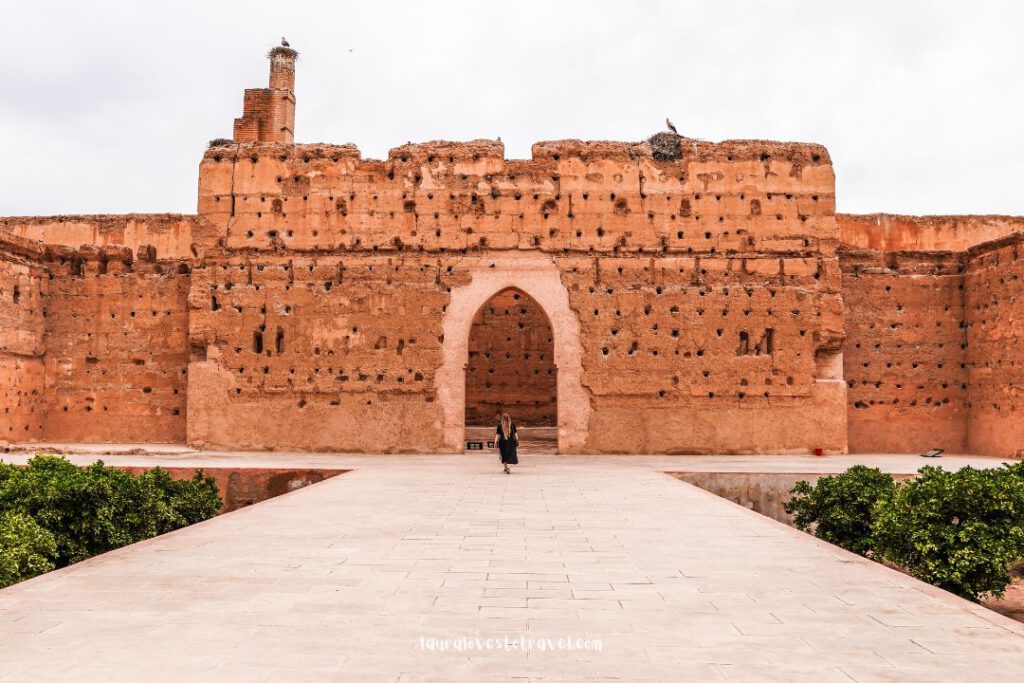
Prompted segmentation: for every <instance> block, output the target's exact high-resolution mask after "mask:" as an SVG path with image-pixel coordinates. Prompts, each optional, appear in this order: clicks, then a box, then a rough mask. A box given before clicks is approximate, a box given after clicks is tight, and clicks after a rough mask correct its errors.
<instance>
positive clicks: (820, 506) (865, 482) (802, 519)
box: [783, 465, 896, 555]
mask: <svg viewBox="0 0 1024 683" xmlns="http://www.w3.org/2000/svg"><path fill="white" fill-rule="evenodd" d="M790 493H792V494H793V497H792V498H791V499H790V500H789V502H787V503H785V504H784V505H783V507H784V508H785V509H786V512H788V513H789V514H791V515H793V516H794V517H793V523H794V524H795V525H796V526H797V528H798V529H801V530H803V531H808V530H809V529H811V530H812V531H813V533H814V535H815V536H817V537H818V538H821V539H824V540H826V541H828V542H829V543H834V544H836V545H838V546H839V547H841V548H846V549H847V550H849V551H851V552H855V553H857V554H859V555H867V554H868V553H869V552H870V551H871V550H872V549H873V544H874V539H873V535H872V524H873V523H874V509H875V506H876V505H877V504H878V503H879V501H883V500H888V499H889V498H892V496H893V495H894V494H895V493H896V484H895V482H894V481H893V479H892V476H891V475H889V474H885V473H884V472H882V471H881V470H879V469H878V468H875V467H864V466H863V465H855V466H854V467H851V468H850V469H848V470H846V471H845V472H843V473H842V474H837V475H834V476H831V477H822V478H821V479H819V480H818V483H817V484H815V485H813V486H812V485H811V484H810V483H808V482H806V481H798V482H797V483H796V486H794V487H793V488H792V490H791V491H790ZM812 527H813V529H812Z"/></svg>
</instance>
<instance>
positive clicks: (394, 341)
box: [189, 254, 454, 452]
mask: <svg viewBox="0 0 1024 683" xmlns="http://www.w3.org/2000/svg"><path fill="white" fill-rule="evenodd" d="M450 267H451V262H450V261H449V262H448V264H446V263H445V262H444V261H439V260H437V259H428V258H423V257H417V256H416V255H409V256H407V257H405V256H400V255H393V256H372V255H371V256H363V257H358V256H353V257H341V256H337V255H333V256H332V255H312V254H293V255H280V256H274V255H269V254H268V255H264V256H261V257H259V258H253V257H250V256H244V255H236V256H224V257H220V258H217V259H216V260H212V259H211V261H210V262H207V263H204V264H201V265H199V266H197V267H196V268H195V269H194V270H193V273H192V289H191V294H190V296H189V311H190V328H189V329H190V331H189V340H190V344H191V347H192V361H193V362H192V363H191V367H190V376H189V440H190V441H191V442H193V443H197V444H218V445H229V444H235V445H237V446H239V447H244V448H263V447H270V446H275V447H278V448H285V447H294V448H305V449H311V450H328V449H335V450H355V451H374V450H384V451H406V452H414V451H424V450H426V451H431V450H438V449H440V442H441V437H440V434H439V430H438V423H439V419H440V418H439V414H438V411H439V409H438V406H437V404H436V402H435V390H434V372H435V370H436V368H437V366H438V365H439V364H440V348H441V344H442V343H443V336H442V332H441V317H440V316H439V315H438V311H440V310H443V308H444V304H445V301H446V293H445V289H446V287H447V286H448V284H447V283H449V282H451V281H452V280H453V279H454V276H453V275H452V271H451V270H449V268H450Z"/></svg>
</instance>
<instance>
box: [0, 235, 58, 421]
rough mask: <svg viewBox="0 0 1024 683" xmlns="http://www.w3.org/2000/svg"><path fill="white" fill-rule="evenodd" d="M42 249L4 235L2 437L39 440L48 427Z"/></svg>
mask: <svg viewBox="0 0 1024 683" xmlns="http://www.w3.org/2000/svg"><path fill="white" fill-rule="evenodd" d="M41 257H42V252H41V250H40V249H39V247H37V246H35V245H33V244H31V243H30V242H28V241H27V240H23V239H19V238H16V237H13V236H10V235H6V234H2V233H0V441H35V440H38V439H39V438H41V436H42V428H43V415H44V412H45V411H44V406H43V353H44V350H45V343H44V335H43V329H44V309H45V307H46V287H47V284H48V283H47V279H46V273H45V271H44V269H43V267H42V264H41Z"/></svg>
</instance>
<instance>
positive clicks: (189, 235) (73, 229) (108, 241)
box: [0, 213, 204, 260]
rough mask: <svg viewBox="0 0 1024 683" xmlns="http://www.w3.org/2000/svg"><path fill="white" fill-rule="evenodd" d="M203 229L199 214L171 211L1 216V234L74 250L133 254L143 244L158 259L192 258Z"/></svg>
mask: <svg viewBox="0 0 1024 683" xmlns="http://www.w3.org/2000/svg"><path fill="white" fill-rule="evenodd" d="M203 229H204V222H203V220H202V219H201V218H200V217H198V216H183V215H181V214H170V213H163V214H126V215H120V216H87V215H81V216H30V217H12V218H2V217H0V234H3V233H6V234H11V235H15V236H18V237H23V238H25V239H27V240H31V241H35V242H42V243H44V244H47V245H55V246H65V247H72V248H76V249H77V248H78V247H81V246H83V245H85V246H88V247H100V248H106V247H123V248H126V249H128V250H129V251H131V252H132V253H135V252H137V251H138V249H139V247H143V246H144V247H146V249H147V251H152V252H153V255H154V257H155V258H158V259H161V260H163V259H190V258H192V257H193V256H194V255H195V254H194V253H193V252H192V243H193V240H194V239H197V238H200V237H201V235H202V232H203Z"/></svg>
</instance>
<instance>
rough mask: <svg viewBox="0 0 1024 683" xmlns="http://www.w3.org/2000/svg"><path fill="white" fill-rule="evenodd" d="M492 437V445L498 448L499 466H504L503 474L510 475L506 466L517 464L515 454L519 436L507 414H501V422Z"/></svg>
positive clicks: (517, 459) (517, 458)
mask: <svg viewBox="0 0 1024 683" xmlns="http://www.w3.org/2000/svg"><path fill="white" fill-rule="evenodd" d="M494 436H495V438H494V445H495V446H497V447H498V452H499V453H500V455H501V464H502V465H504V466H505V474H512V471H511V470H510V469H509V468H508V466H509V465H518V464H519V455H518V454H517V453H516V447H517V446H518V445H519V435H518V434H517V433H516V425H515V423H513V422H512V418H511V417H510V416H509V414H508V413H502V414H501V421H500V422H498V428H497V429H496V430H495V435H494Z"/></svg>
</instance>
